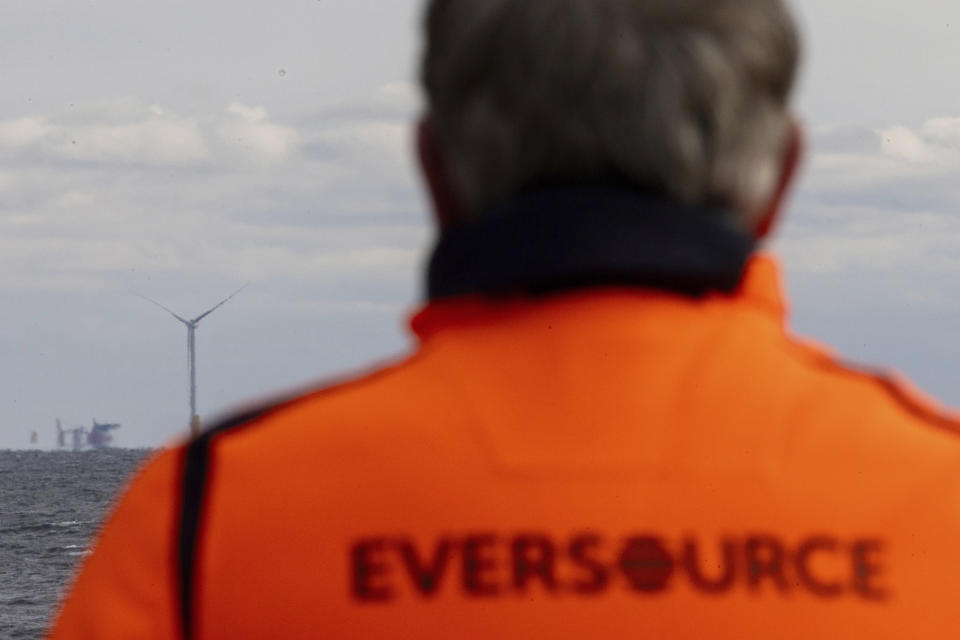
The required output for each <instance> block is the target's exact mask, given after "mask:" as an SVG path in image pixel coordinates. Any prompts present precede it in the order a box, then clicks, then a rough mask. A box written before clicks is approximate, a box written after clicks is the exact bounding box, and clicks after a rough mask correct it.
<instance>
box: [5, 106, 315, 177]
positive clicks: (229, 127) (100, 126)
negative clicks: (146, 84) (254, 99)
mask: <svg viewBox="0 0 960 640" xmlns="http://www.w3.org/2000/svg"><path fill="white" fill-rule="evenodd" d="M299 145H300V135H299V133H298V132H297V130H296V129H295V128H294V127H292V126H290V125H284V124H279V123H276V122H273V121H271V119H270V117H269V114H268V112H267V110H266V109H265V108H264V107H262V106H250V105H246V104H242V103H234V104H231V105H229V106H227V107H226V108H225V109H224V110H223V111H222V112H219V113H200V114H180V113H177V112H176V111H174V110H172V109H168V108H164V107H162V106H159V105H145V104H143V103H140V102H139V101H137V100H134V99H130V98H121V99H118V100H115V101H109V102H101V103H96V104H90V105H80V106H79V107H77V108H74V109H71V110H69V111H66V112H64V113H61V114H58V115H56V116H46V115H27V116H21V117H17V118H12V119H8V120H3V121H0V157H2V156H6V157H7V158H17V159H28V160H29V159H31V158H32V159H46V160H59V161H62V162H67V163H70V164H72V165H75V166H78V165H84V164H90V163H100V164H112V165H149V166H158V167H204V166H211V165H222V164H226V163H238V162H239V163H242V162H248V163H254V164H264V163H266V164H275V163H280V162H284V161H287V160H289V159H291V158H292V157H294V156H295V155H296V151H297V149H298V148H299Z"/></svg>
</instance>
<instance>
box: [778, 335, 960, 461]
mask: <svg viewBox="0 0 960 640" xmlns="http://www.w3.org/2000/svg"><path fill="white" fill-rule="evenodd" d="M790 350H791V352H792V354H793V355H794V356H795V357H796V358H797V359H798V360H799V361H800V362H801V363H802V364H803V365H804V366H805V367H807V368H809V369H810V370H812V371H814V372H817V373H820V374H822V375H825V376H829V377H830V378H832V379H833V380H835V381H838V382H841V381H847V382H849V383H853V384H857V383H859V384H860V385H861V386H864V385H865V386H867V387H869V388H870V389H871V390H872V391H873V396H874V397H875V399H876V400H877V401H878V402H880V403H882V404H885V405H887V406H888V407H891V408H893V409H894V410H895V411H897V412H899V413H902V414H904V415H905V416H906V417H907V418H908V419H910V420H911V421H912V422H914V423H916V424H917V425H918V426H919V427H929V428H933V429H937V430H940V431H944V432H947V433H949V434H951V435H953V436H957V437H958V438H960V412H958V411H956V410H952V409H950V408H947V407H946V406H944V405H943V404H941V403H940V402H938V401H937V400H936V399H934V398H933V397H932V396H929V395H928V394H926V393H924V392H923V391H921V390H920V389H919V388H917V387H916V386H915V385H914V384H913V383H912V382H910V380H909V379H907V378H906V377H904V376H902V375H901V374H899V373H898V372H896V371H894V370H892V369H887V368H883V367H876V366H870V365H865V364H861V363H857V362H854V361H852V360H848V359H845V358H843V357H841V356H838V355H836V354H834V353H833V352H832V351H830V350H829V349H828V348H826V347H823V346H822V345H819V344H817V343H815V342H812V341H808V340H804V339H799V338H791V339H790ZM958 444H960V440H958Z"/></svg>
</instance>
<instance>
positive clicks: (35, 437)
mask: <svg viewBox="0 0 960 640" xmlns="http://www.w3.org/2000/svg"><path fill="white" fill-rule="evenodd" d="M39 441H40V436H39V434H37V432H36V431H33V432H31V433H30V444H37V442H39Z"/></svg>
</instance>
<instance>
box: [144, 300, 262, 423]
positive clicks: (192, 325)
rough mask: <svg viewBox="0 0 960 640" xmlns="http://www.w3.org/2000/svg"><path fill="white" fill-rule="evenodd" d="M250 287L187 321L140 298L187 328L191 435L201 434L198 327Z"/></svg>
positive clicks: (154, 302) (165, 308)
mask: <svg viewBox="0 0 960 640" xmlns="http://www.w3.org/2000/svg"><path fill="white" fill-rule="evenodd" d="M248 286H250V285H249V283H248V284H245V285H243V286H242V287H240V288H239V289H237V290H236V291H234V292H233V293H231V294H230V295H229V296H227V297H226V298H224V299H223V300H221V301H220V302H218V303H217V304H215V305H214V306H213V307H211V308H210V309H208V310H207V311H204V312H203V313H201V314H200V315H199V316H197V317H196V318H194V319H193V320H187V319H186V318H184V317H182V316H180V315H178V314H176V313H174V312H173V311H171V310H170V309H168V308H167V307H165V306H163V305H162V304H160V303H159V302H157V301H156V300H153V299H151V298H147V297H146V296H140V297H141V298H143V299H144V300H146V301H147V302H151V303H153V304H155V305H156V306H158V307H160V308H161V309H163V310H164V311H166V312H167V313H169V314H170V315H172V316H173V317H174V318H176V319H177V320H179V321H180V322H182V323H183V324H185V325H186V327H187V367H188V369H189V372H190V373H189V375H190V433H191V434H192V435H194V436H196V435H199V434H200V416H199V415H197V348H196V347H197V336H196V333H197V326H198V325H199V324H200V321H201V320H203V319H204V318H206V317H207V316H208V315H210V314H211V313H213V312H214V311H216V310H217V309H219V308H220V307H222V306H223V305H225V304H226V303H227V302H229V301H230V300H231V299H232V298H233V297H234V296H236V295H237V294H238V293H240V292H241V291H243V290H244V289H246V288H247V287H248Z"/></svg>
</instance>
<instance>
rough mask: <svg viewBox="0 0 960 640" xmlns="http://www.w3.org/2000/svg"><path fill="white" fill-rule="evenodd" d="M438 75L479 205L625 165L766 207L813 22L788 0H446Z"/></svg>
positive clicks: (446, 130) (463, 179) (624, 171)
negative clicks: (805, 35) (803, 41)
mask: <svg viewBox="0 0 960 640" xmlns="http://www.w3.org/2000/svg"><path fill="white" fill-rule="evenodd" d="M425 28H426V39H427V44H426V50H425V53H424V57H423V63H422V64H423V66H422V70H421V73H422V81H423V85H424V87H425V90H426V93H427V99H428V104H429V109H430V115H431V118H432V121H433V125H434V130H435V132H436V138H437V140H438V143H439V146H440V148H441V150H442V151H443V153H444V154H445V155H446V157H447V159H448V162H449V167H448V168H449V170H450V171H451V172H452V174H453V175H452V176H451V179H452V181H453V184H454V188H455V189H457V192H458V195H460V197H461V198H462V200H463V203H464V205H465V208H466V209H467V211H468V212H469V213H471V214H477V213H479V212H481V211H483V210H484V209H486V208H488V207H490V206H491V205H493V204H495V203H497V202H498V201H500V200H502V199H504V198H506V197H508V196H510V195H511V194H512V193H514V192H515V191H516V190H518V189H520V188H523V187H524V186H527V185H529V184H532V183H536V182H540V181H545V180H551V179H583V178H591V177H600V176H604V175H610V174H616V175H619V176H621V177H625V178H627V179H628V180H630V181H631V182H632V183H634V184H637V185H638V186H642V187H645V188H651V189H655V190H659V191H662V192H665V193H666V194H669V195H670V196H673V197H675V198H678V199H680V200H682V201H683V202H687V203H691V204H713V205H718V206H725V207H728V208H733V209H735V210H736V211H737V213H739V214H740V215H741V216H746V217H747V218H749V217H751V216H754V215H755V214H756V213H758V211H757V209H758V208H759V207H760V206H762V204H763V202H764V200H765V199H766V198H768V197H769V196H770V194H771V192H772V189H773V187H774V182H775V180H776V178H777V160H778V158H779V156H780V155H781V154H782V151H783V149H784V145H785V143H786V141H787V140H788V136H789V130H790V126H791V125H790V115H789V112H788V101H789V97H790V93H791V90H792V87H793V83H794V78H795V75H796V71H797V66H798V60H799V48H800V45H799V37H798V34H797V31H796V26H795V24H794V22H793V20H792V17H791V16H790V14H789V12H788V11H787V8H786V6H785V5H784V2H783V0H431V2H430V3H429V5H428V8H427V13H426V21H425Z"/></svg>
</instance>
